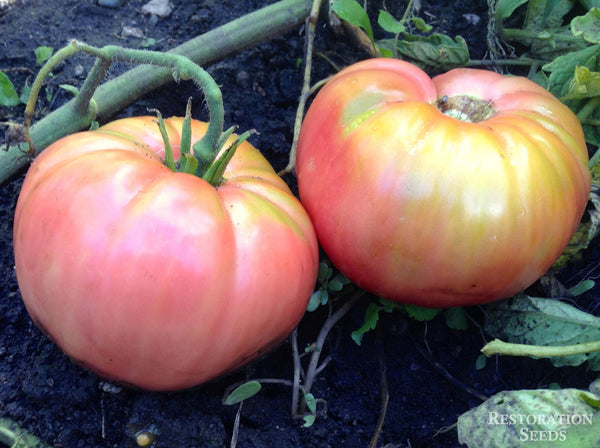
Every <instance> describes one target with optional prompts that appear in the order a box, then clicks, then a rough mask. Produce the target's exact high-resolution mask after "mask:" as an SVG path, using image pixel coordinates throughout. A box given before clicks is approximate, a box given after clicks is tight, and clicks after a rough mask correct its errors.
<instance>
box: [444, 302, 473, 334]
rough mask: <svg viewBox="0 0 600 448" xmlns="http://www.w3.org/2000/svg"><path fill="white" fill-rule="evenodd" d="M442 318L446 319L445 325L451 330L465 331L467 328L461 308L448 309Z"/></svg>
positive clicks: (467, 324) (465, 316) (465, 314)
mask: <svg viewBox="0 0 600 448" xmlns="http://www.w3.org/2000/svg"><path fill="white" fill-rule="evenodd" d="M444 317H445V318H446V325H448V327H450V328H452V329H453V330H466V329H468V328H469V321H468V319H467V313H466V312H465V309H464V308H462V307H458V308H448V309H447V310H446V311H444Z"/></svg>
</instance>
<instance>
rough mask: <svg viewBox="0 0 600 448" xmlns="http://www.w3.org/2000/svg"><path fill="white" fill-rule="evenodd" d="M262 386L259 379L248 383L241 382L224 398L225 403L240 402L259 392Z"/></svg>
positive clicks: (228, 404)
mask: <svg viewBox="0 0 600 448" xmlns="http://www.w3.org/2000/svg"><path fill="white" fill-rule="evenodd" d="M261 388H262V386H261V385H260V383H259V382H258V381H248V382H247V383H244V384H241V385H239V386H238V387H236V388H235V389H233V390H232V391H231V392H230V393H229V394H228V395H227V396H226V397H225V398H224V399H223V404H224V405H226V406H232V405H234V404H238V403H240V402H242V401H244V400H247V399H248V398H250V397H253V396H254V395H256V394H257V393H259V392H260V389H261Z"/></svg>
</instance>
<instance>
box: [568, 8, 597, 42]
mask: <svg viewBox="0 0 600 448" xmlns="http://www.w3.org/2000/svg"><path fill="white" fill-rule="evenodd" d="M571 32H572V33H573V35H574V36H581V37H583V39H584V40H586V41H588V42H590V43H593V44H600V9H599V8H594V9H591V10H590V11H588V12H587V14H585V15H583V16H579V17H575V18H574V19H573V20H572V21H571Z"/></svg>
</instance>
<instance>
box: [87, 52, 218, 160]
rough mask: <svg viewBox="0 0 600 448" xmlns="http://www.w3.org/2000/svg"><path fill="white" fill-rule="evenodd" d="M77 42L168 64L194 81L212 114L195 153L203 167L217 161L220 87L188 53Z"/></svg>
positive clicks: (120, 56)
mask: <svg viewBox="0 0 600 448" xmlns="http://www.w3.org/2000/svg"><path fill="white" fill-rule="evenodd" d="M75 45H76V46H77V48H79V49H80V50H82V51H84V52H86V53H90V54H93V55H95V56H97V57H99V58H102V59H106V60H109V61H123V62H125V61H127V62H135V63H138V64H151V65H155V66H158V67H168V68H170V69H171V70H172V76H173V77H174V78H175V79H176V80H177V81H179V80H184V81H186V80H190V79H191V80H194V82H195V83H196V84H197V85H198V86H199V87H200V88H201V90H202V92H203V93H204V97H205V98H206V103H207V105H208V111H209V114H210V122H209V124H208V129H207V130H206V134H205V135H204V137H202V139H201V140H200V141H199V142H197V143H196V144H195V145H194V156H196V158H197V159H198V161H199V163H200V164H201V165H203V166H206V165H208V164H209V163H210V162H212V161H213V160H214V158H215V156H216V151H217V149H218V148H217V142H218V140H219V137H220V136H221V133H222V132H223V123H224V122H225V111H224V110H223V97H222V95H221V89H219V86H218V85H217V83H216V82H215V80H214V79H212V77H211V76H210V75H209V74H208V73H207V72H206V71H205V70H204V69H203V68H201V67H200V66H199V65H197V64H195V63H194V62H192V61H191V60H190V59H188V58H187V57H185V56H181V55H177V54H172V53H162V52H160V51H146V50H134V49H130V48H123V47H117V46H114V45H108V46H106V47H104V48H95V47H91V46H89V45H87V44H84V43H81V42H75Z"/></svg>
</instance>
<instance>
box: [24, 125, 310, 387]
mask: <svg viewBox="0 0 600 448" xmlns="http://www.w3.org/2000/svg"><path fill="white" fill-rule="evenodd" d="M182 121H183V120H182V119H180V118H171V119H168V120H165V126H166V130H167V134H168V138H169V141H170V144H171V147H172V149H173V153H174V156H175V159H176V160H177V159H178V158H179V145H180V140H181V134H180V132H181V126H182ZM205 132H206V124H204V123H201V122H197V121H194V120H192V141H196V140H199V139H200V137H202V136H203V135H204V134H205ZM232 139H233V137H231V138H230V141H229V143H230V144H231V141H232ZM162 157H164V144H163V140H162V138H161V134H160V132H159V129H158V127H157V125H156V123H155V122H154V119H153V118H152V117H138V118H131V119H123V120H118V121H115V122H112V123H109V124H107V125H105V126H103V127H101V128H99V129H98V130H96V131H90V132H82V133H77V134H73V135H70V136H68V137H65V138H63V139H62V140H59V141H57V142H56V143H54V144H53V145H51V146H50V147H49V148H47V149H46V150H45V151H44V152H43V153H42V154H41V155H40V156H39V157H37V158H36V160H35V161H34V163H33V164H32V166H31V168H30V170H29V172H28V174H27V177H26V179H25V182H24V184H23V188H22V191H21V193H20V196H19V200H18V203H17V208H16V212H15V221H14V249H15V261H16V271H17V278H18V282H19V288H20V291H21V295H22V297H23V300H24V302H25V305H26V307H27V309H28V311H29V313H30V314H31V316H32V318H33V320H34V321H35V322H36V323H37V324H38V325H39V326H40V328H42V329H43V331H45V332H46V333H47V334H48V335H49V337H50V338H52V339H53V340H54V341H55V342H56V343H57V344H58V345H59V346H60V347H61V348H62V349H63V351H64V352H65V353H66V354H67V355H69V356H70V357H72V358H73V359H74V360H76V361H77V362H79V363H81V364H83V365H85V366H87V367H89V368H90V369H91V370H93V371H95V372H97V373H99V374H100V375H102V376H105V377H108V378H110V379H113V380H117V381H120V382H124V383H128V384H132V385H135V386H138V387H142V388H147V389H157V390H172V389H180V388H185V387H189V386H194V385H197V384H199V383H202V382H204V381H206V380H208V379H211V378H213V377H215V376H218V375H219V374H221V373H224V372H225V371H228V370H230V369H232V368H235V367H237V366H239V365H241V364H243V363H244V362H246V361H248V360H250V359H252V358H254V357H256V356H257V355H259V354H260V353H263V352H264V351H265V350H267V349H268V348H269V347H271V346H272V345H273V344H276V343H277V342H279V341H280V340H282V339H283V338H285V337H286V336H287V335H288V334H289V332H290V331H291V330H292V329H293V328H294V327H295V326H296V324H297V323H298V321H299V320H300V318H301V317H302V315H303V313H304V311H305V309H306V305H307V302H308V299H309V297H310V295H311V293H312V290H313V288H314V285H315V281H316V275H317V268H318V247H317V241H316V236H315V233H314V230H313V227H312V225H311V222H310V220H309V218H308V216H307V214H306V212H305V211H304V209H303V207H302V205H301V204H300V202H299V201H298V200H297V199H296V198H295V197H294V196H293V195H292V193H291V192H290V190H289V189H288V187H287V186H286V184H285V183H284V182H283V181H282V180H281V178H279V177H278V176H277V175H276V174H275V172H274V171H273V169H272V168H271V166H270V165H269V163H268V162H267V161H266V159H265V158H264V157H263V156H262V155H261V154H260V153H259V151H258V150H256V149H255V148H254V147H252V146H251V145H250V144H249V143H246V142H244V143H242V144H241V145H240V146H239V147H238V149H237V151H236V153H235V155H234V156H233V158H232V159H231V160H230V162H229V163H228V165H227V168H226V170H225V173H224V175H223V178H222V180H221V181H220V182H219V183H218V185H216V186H213V185H211V184H210V183H208V182H206V181H204V180H203V179H201V178H199V177H196V176H194V175H191V174H185V173H179V172H173V171H172V170H171V169H169V168H168V167H167V166H165V164H164V163H163V160H162Z"/></svg>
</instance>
